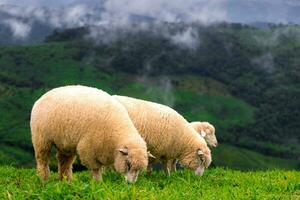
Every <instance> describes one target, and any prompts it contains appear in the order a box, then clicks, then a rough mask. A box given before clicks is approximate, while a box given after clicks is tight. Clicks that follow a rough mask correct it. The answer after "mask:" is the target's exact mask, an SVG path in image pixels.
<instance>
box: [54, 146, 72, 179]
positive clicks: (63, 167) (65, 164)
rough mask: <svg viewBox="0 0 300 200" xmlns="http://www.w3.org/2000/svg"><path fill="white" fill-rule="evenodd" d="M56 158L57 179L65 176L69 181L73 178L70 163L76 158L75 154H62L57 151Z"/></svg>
mask: <svg viewBox="0 0 300 200" xmlns="http://www.w3.org/2000/svg"><path fill="white" fill-rule="evenodd" d="M56 158H57V162H58V174H59V179H60V180H62V179H63V178H64V176H66V177H67V180H68V181H71V180H72V179H73V170H72V165H73V162H74V160H75V159H76V155H75V154H71V155H64V154H62V153H61V152H59V151H58V152H57V154H56Z"/></svg>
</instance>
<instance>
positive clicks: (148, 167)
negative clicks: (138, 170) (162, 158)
mask: <svg viewBox="0 0 300 200" xmlns="http://www.w3.org/2000/svg"><path fill="white" fill-rule="evenodd" d="M151 174H152V164H151V163H149V164H148V166H147V175H148V176H151Z"/></svg>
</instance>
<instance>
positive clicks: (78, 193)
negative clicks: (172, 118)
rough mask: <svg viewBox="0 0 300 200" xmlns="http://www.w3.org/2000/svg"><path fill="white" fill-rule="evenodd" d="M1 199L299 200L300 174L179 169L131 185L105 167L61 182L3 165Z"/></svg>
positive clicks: (0, 184)
mask: <svg viewBox="0 0 300 200" xmlns="http://www.w3.org/2000/svg"><path fill="white" fill-rule="evenodd" d="M0 177H1V179H0V199H295V200H296V199H299V198H300V182H299V180H300V172H299V171H284V170H267V171H256V172H253V171H249V172H241V171H238V170H231V169H225V168H209V169H208V170H207V171H206V172H205V173H204V175H203V176H202V177H197V176H195V175H194V174H193V173H192V172H191V171H188V170H179V171H177V172H175V173H173V174H171V176H170V177H166V176H165V175H164V174H163V172H162V171H155V172H154V173H153V174H152V175H151V176H148V175H146V173H145V172H143V173H142V174H141V175H140V176H139V178H138V181H137V182H136V183H135V184H127V183H125V181H124V178H123V177H122V176H121V175H120V174H117V173H116V172H112V171H106V172H105V173H104V176H103V181H102V182H96V181H95V180H93V179H91V178H90V173H89V172H88V171H82V172H76V173H74V180H73V181H72V182H68V181H66V180H63V181H58V180H57V177H58V175H57V173H54V172H51V176H50V179H49V180H48V181H46V182H42V181H41V180H40V179H39V177H38V176H37V175H36V171H35V169H22V168H14V167H9V166H2V167H0Z"/></svg>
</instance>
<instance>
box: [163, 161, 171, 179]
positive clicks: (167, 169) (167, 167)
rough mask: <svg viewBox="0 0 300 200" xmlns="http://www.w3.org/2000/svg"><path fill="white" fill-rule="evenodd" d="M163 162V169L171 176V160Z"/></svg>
mask: <svg viewBox="0 0 300 200" xmlns="http://www.w3.org/2000/svg"><path fill="white" fill-rule="evenodd" d="M162 164H163V169H164V172H165V174H166V175H167V176H170V175H171V173H170V168H169V161H163V162H162Z"/></svg>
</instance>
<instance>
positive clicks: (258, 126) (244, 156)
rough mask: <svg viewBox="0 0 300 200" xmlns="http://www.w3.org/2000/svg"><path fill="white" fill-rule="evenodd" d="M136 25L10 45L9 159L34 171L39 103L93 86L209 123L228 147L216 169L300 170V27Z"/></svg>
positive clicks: (1, 106)
mask: <svg viewBox="0 0 300 200" xmlns="http://www.w3.org/2000/svg"><path fill="white" fill-rule="evenodd" d="M134 28H135V26H132V29H130V30H129V29H113V30H112V29H101V28H99V27H82V28H78V29H69V30H66V31H61V32H60V31H55V32H54V33H53V34H52V35H51V36H48V37H47V39H46V43H45V44H41V45H31V46H30V45H28V46H1V47H0V68H1V71H0V91H1V93H0V112H1V116H4V117H1V119H0V138H1V143H2V144H3V147H4V148H2V149H1V150H0V154H1V155H2V157H3V158H5V159H6V160H14V159H15V160H18V163H21V164H28V165H31V164H32V159H33V157H32V147H31V143H30V131H29V113H30V109H31V106H32V104H33V102H34V101H35V100H36V99H37V98H38V97H39V96H40V95H41V94H42V93H43V92H45V91H47V90H49V89H50V88H53V87H56V86H60V85H65V84H85V85H90V86H95V87H98V88H102V89H104V90H107V91H108V92H110V93H112V94H114V93H117V94H123V95H129V96H134V97H139V98H143V99H149V100H153V101H157V102H161V103H164V104H167V105H170V106H172V107H173V108H175V109H176V110H178V111H179V112H180V113H181V114H183V115H184V117H186V118H187V119H188V120H190V121H195V120H201V121H210V122H211V123H213V124H214V125H215V126H216V129H217V132H216V134H217V136H218V139H219V141H220V143H221V144H222V143H223V144H224V145H221V146H220V147H218V148H216V149H215V150H213V153H214V158H215V159H214V160H215V163H214V164H215V165H223V166H230V167H235V168H241V169H247V168H250V169H254V168H269V167H282V168H285V167H286V168H297V167H299V163H298V162H299V161H297V159H299V155H300V148H299V144H300V142H299V140H300V134H299V128H300V116H299V115H300V106H299V102H300V87H299V86H300V83H299V81H300V56H299V55H300V27H299V26H296V25H289V26H285V25H280V26H277V25H274V26H270V27H269V28H266V29H257V28H253V27H249V26H245V25H241V24H225V23H224V24H218V25H212V26H200V25H197V24H193V25H185V24H164V25H163V26H157V25H153V27H150V28H151V29H137V30H135V29H134ZM3 113H4V115H3ZM225 143H226V144H225ZM247 149H248V150H247ZM254 151H256V152H254ZM262 154H263V155H262ZM266 156H267V157H266ZM20 157H22V158H23V161H22V162H20ZM16 158H17V159H16ZM281 159H282V160H281ZM283 159H285V160H283ZM287 159H288V160H287ZM235 161H236V162H235ZM255 166H256V167H255Z"/></svg>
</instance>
